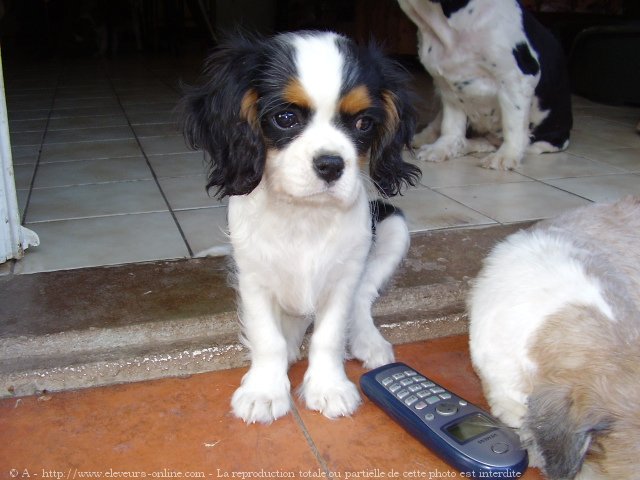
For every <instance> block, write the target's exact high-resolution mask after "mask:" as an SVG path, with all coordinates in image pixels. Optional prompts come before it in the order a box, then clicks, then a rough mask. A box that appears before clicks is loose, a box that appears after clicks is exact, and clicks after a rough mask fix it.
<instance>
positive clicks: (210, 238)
mask: <svg viewBox="0 0 640 480" xmlns="http://www.w3.org/2000/svg"><path fill="white" fill-rule="evenodd" d="M175 62H177V60H176V59H147V60H144V61H140V60H133V61H128V60H126V59H124V60H119V61H118V62H110V63H109V62H105V63H102V62H99V61H94V62H92V61H85V62H84V63H77V64H71V65H66V66H65V65H58V64H53V63H52V64H45V65H38V66H37V68H35V67H34V66H32V67H17V66H16V67H12V66H5V84H6V87H7V103H8V109H9V122H10V131H11V136H12V140H13V142H12V143H13V145H12V152H13V161H14V166H15V172H16V183H17V188H18V199H19V204H20V208H21V211H22V214H23V222H24V224H25V225H26V226H27V227H29V228H31V229H32V230H34V231H36V232H37V233H38V234H39V236H40V240H41V244H40V246H39V247H32V248H30V249H29V250H28V252H27V255H26V256H25V258H24V259H23V260H21V261H19V262H16V263H15V264H12V265H13V266H11V267H10V269H9V267H7V266H6V265H3V266H2V267H1V268H2V272H0V274H2V273H3V272H4V273H6V272H7V271H8V269H9V270H11V271H13V273H33V272H41V271H52V270H64V269H74V268H82V267H91V266H99V265H115V264H121V263H131V262H144V261H150V260H164V259H177V258H189V257H195V256H198V255H199V254H201V253H202V252H203V251H208V250H209V251H210V250H211V249H213V251H216V250H220V251H223V252H224V251H227V247H228V239H227V237H226V234H225V231H226V207H225V202H219V201H217V200H216V199H212V198H210V197H208V196H207V194H206V192H205V189H204V186H205V175H204V172H205V171H206V167H205V166H204V163H203V154H202V153H201V152H191V151H189V150H188V149H187V147H186V146H185V144H184V140H183V139H182V137H181V136H180V135H179V129H178V127H177V125H176V113H175V110H174V109H175V105H176V101H177V99H178V98H179V89H178V88H177V85H178V79H179V78H182V79H187V81H188V80H189V79H190V78H193V77H195V76H196V74H197V72H198V71H199V68H200V66H199V60H198V61H197V62H196V61H193V62H182V63H178V64H176V63H175ZM429 85H430V84H429V81H428V80H426V81H425V77H424V75H418V76H417V78H416V86H417V88H418V92H417V93H418V94H419V96H420V103H419V105H420V106H421V107H424V112H422V115H421V117H422V119H423V120H424V118H425V115H427V116H428V115H431V114H432V112H431V111H428V109H430V108H431V104H430V103H429V102H428V99H429V98H431V97H432V92H431V91H430V90H429ZM574 117H575V118H574V120H575V128H574V132H573V136H572V142H571V146H570V148H569V149H568V150H567V151H566V152H562V153H559V154H553V155H528V156H527V157H526V158H525V160H524V162H523V165H522V166H521V167H520V168H518V169H517V171H513V172H498V171H491V170H485V169H482V168H481V167H479V163H480V161H479V156H469V157H465V158H460V159H455V160H452V161H448V162H444V163H440V164H422V165H420V166H421V167H422V169H423V177H422V180H421V184H420V185H419V186H417V187H416V188H413V189H410V190H409V191H407V192H406V193H405V195H404V196H401V197H396V198H395V199H393V202H394V203H396V204H397V205H398V206H400V207H401V208H403V209H404V211H405V214H406V216H407V219H408V223H409V225H410V228H411V230H412V231H413V232H421V231H427V230H433V229H447V228H465V227H478V226H483V225H496V224H500V223H513V222H519V221H528V220H536V219H540V218H546V217H550V216H553V215H556V214H558V213H560V212H561V211H564V210H566V209H569V208H573V207H576V206H579V205H585V204H588V203H590V202H593V201H608V200H614V199H616V198H619V197H621V196H623V195H626V194H629V193H635V194H640V135H638V134H637V133H636V132H635V125H636V123H637V121H638V120H640V109H639V108H632V107H614V106H608V105H600V104H597V103H594V102H591V101H588V100H585V99H581V98H575V100H574ZM36 167H37V168H36ZM34 172H35V177H34Z"/></svg>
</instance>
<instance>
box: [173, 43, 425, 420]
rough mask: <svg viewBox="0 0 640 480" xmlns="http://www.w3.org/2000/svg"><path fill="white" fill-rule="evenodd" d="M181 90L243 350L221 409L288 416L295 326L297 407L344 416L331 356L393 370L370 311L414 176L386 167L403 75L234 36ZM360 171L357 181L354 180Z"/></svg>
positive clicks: (345, 398) (375, 64)
mask: <svg viewBox="0 0 640 480" xmlns="http://www.w3.org/2000/svg"><path fill="white" fill-rule="evenodd" d="M205 75H206V80H205V82H204V83H203V84H202V85H200V86H196V87H189V88H187V89H186V91H185V96H184V98H183V101H182V110H183V129H184V133H185V137H186V140H187V143H188V144H189V146H190V147H192V148H196V149H203V150H205V151H206V152H207V153H208V154H209V156H210V159H211V163H210V175H209V182H208V185H207V188H210V189H211V188H213V189H215V191H216V195H217V196H218V197H220V198H222V197H226V196H228V197H229V207H228V222H229V232H230V238H231V244H232V248H233V258H234V262H235V274H236V275H235V279H236V283H237V290H238V294H239V295H238V296H239V315H240V318H241V323H242V329H243V342H244V343H245V344H246V345H247V346H248V348H249V350H250V354H251V366H250V368H249V370H248V372H247V373H246V375H245V376H244V378H243V379H242V384H241V386H240V387H239V388H238V389H237V390H236V392H235V393H234V395H233V398H232V400H231V406H232V410H233V413H234V414H235V415H236V416H237V417H240V418H242V419H243V420H244V421H246V422H248V423H253V422H264V423H268V422H271V421H272V420H274V419H276V418H278V417H281V416H283V415H285V414H286V413H287V412H288V411H289V409H290V408H291V400H290V394H289V391H290V384H289V379H288V376H287V370H288V366H289V364H290V363H291V362H293V361H295V360H297V359H298V357H299V354H300V345H301V342H302V340H303V337H304V335H305V332H306V330H307V328H308V327H309V325H310V324H311V323H312V322H313V323H314V327H313V334H312V336H311V340H310V346H309V366H308V369H307V371H306V373H305V376H304V382H303V384H302V386H301V387H300V396H301V398H302V399H303V400H304V401H305V402H306V405H307V406H308V407H309V408H311V409H314V410H318V411H320V412H322V413H323V414H324V415H326V416H327V417H330V418H333V417H338V416H343V415H350V414H351V413H352V412H353V411H354V410H355V409H356V408H357V407H358V405H359V403H360V397H359V394H358V390H357V389H356V387H355V385H354V384H353V383H352V382H350V381H349V380H348V378H347V376H346V374H345V371H344V366H343V362H344V358H345V351H346V348H347V346H348V348H349V349H350V352H351V354H352V355H353V356H354V357H356V358H358V359H359V360H361V361H362V362H363V363H364V365H365V366H366V367H376V366H379V365H383V364H386V363H389V362H391V361H393V358H394V357H393V350H392V347H391V345H390V344H389V342H387V341H386V340H385V339H384V338H383V337H382V335H381V334H380V333H379V332H378V330H377V329H376V327H375V326H374V323H373V319H372V317H371V305H372V303H373V301H374V300H375V299H376V298H377V295H378V290H379V289H380V288H381V287H382V286H383V284H384V283H385V282H386V280H387V279H388V278H389V277H390V276H391V275H392V273H393V272H394V270H395V268H396V266H397V265H398V263H399V262H400V260H401V259H402V257H403V256H404V255H405V253H406V251H407V249H408V245H409V233H408V229H407V226H406V223H405V221H404V218H403V217H402V215H401V214H400V212H399V211H398V210H397V209H395V208H393V207H392V206H390V205H388V204H386V203H384V202H382V201H381V200H374V201H371V202H370V201H369V196H370V193H371V192H370V190H372V189H374V187H371V185H374V186H375V189H377V191H378V192H379V193H380V194H381V195H382V196H383V197H388V196H392V195H396V194H398V193H399V192H400V190H401V188H402V187H403V186H406V185H415V184H416V183H417V181H418V179H419V175H420V170H419V169H418V168H417V167H416V166H414V165H412V164H410V163H407V162H405V161H404V160H403V159H402V157H401V152H402V149H403V147H405V146H408V145H409V144H410V141H411V138H412V134H413V131H414V128H415V111H414V109H413V107H412V106H411V103H410V102H409V97H408V91H407V90H406V86H407V82H408V78H407V76H406V74H405V72H404V70H403V69H402V68H400V67H399V66H398V65H397V64H396V63H394V62H392V61H391V60H389V59H387V58H385V57H384V56H383V55H382V54H381V53H380V52H379V51H378V50H377V49H376V48H375V47H374V46H366V47H360V46H358V45H356V44H355V43H353V42H352V41H350V40H349V39H347V38H345V37H343V36H340V35H338V34H335V33H329V32H323V33H321V32H300V33H285V34H280V35H277V36H275V37H272V38H266V39H265V38H256V37H247V36H242V35H239V36H237V37H236V38H233V39H231V40H229V41H228V42H226V43H224V44H222V45H220V46H219V47H218V48H217V49H216V50H215V51H214V52H213V53H212V55H211V56H210V57H209V58H208V60H207V62H206V69H205ZM367 166H368V170H369V175H367V174H366V171H365V169H366V167H367Z"/></svg>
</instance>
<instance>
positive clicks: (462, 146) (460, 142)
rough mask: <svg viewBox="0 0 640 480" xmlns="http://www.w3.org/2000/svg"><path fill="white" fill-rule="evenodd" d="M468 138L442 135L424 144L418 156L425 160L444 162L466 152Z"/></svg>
mask: <svg viewBox="0 0 640 480" xmlns="http://www.w3.org/2000/svg"><path fill="white" fill-rule="evenodd" d="M466 148H467V147H466V139H464V138H457V137H454V136H447V137H440V138H439V139H438V140H437V141H436V142H435V143H432V144H431V145H423V146H422V147H420V150H418V152H417V154H416V156H417V157H418V160H422V161H423V162H444V161H445V160H449V159H450V158H456V157H460V156H462V155H464V154H465V152H466Z"/></svg>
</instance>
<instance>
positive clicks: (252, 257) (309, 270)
mask: <svg viewBox="0 0 640 480" xmlns="http://www.w3.org/2000/svg"><path fill="white" fill-rule="evenodd" d="M238 204H240V205H241V206H239V205H238ZM229 228H230V232H231V241H232V244H233V249H234V258H235V261H236V264H237V266H238V269H239V273H240V275H250V276H252V277H254V279H255V282H256V283H257V284H259V285H260V288H262V289H264V290H265V291H268V292H269V294H270V295H271V296H272V298H273V301H274V302H276V303H277V304H278V305H279V307H280V308H281V309H282V310H284V311H285V312H287V313H289V314H291V315H310V314H313V313H315V312H316V311H317V308H318V306H319V304H321V303H322V302H323V301H324V299H325V298H326V297H327V296H328V295H331V292H332V291H333V290H334V288H336V285H338V284H339V283H340V280H341V277H342V276H346V275H351V274H352V273H353V272H354V271H357V270H358V269H361V268H363V266H364V262H365V259H366V256H367V254H368V251H369V248H370V243H371V226H370V219H369V211H368V207H367V205H366V199H364V198H363V199H362V202H358V203H357V204H356V205H355V206H354V207H353V208H351V209H349V210H348V211H346V212H342V211H338V212H334V213H331V212H328V211H323V209H322V208H318V207H310V208H308V209H307V208H301V207H300V206H296V207H293V208H291V209H286V208H283V206H282V205H279V206H273V205H270V204H269V203H263V202H262V201H259V202H255V203H254V202H252V201H251V199H248V198H232V199H231V201H230V203H229ZM354 269H355V270H354Z"/></svg>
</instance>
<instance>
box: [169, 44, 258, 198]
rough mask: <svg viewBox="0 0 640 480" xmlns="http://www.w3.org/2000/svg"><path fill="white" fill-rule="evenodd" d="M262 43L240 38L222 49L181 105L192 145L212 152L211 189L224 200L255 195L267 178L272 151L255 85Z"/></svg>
mask: <svg viewBox="0 0 640 480" xmlns="http://www.w3.org/2000/svg"><path fill="white" fill-rule="evenodd" d="M260 43H261V42H260V40H259V39H257V38H255V37H254V38H248V37H246V36H241V35H236V36H235V37H234V38H232V39H230V40H228V41H226V42H224V43H223V44H221V45H220V46H219V47H217V48H216V49H215V50H214V51H213V53H212V54H211V55H210V56H209V57H208V59H207V61H206V64H205V77H206V80H205V82H204V83H203V84H201V85H199V86H195V87H185V88H184V96H183V98H182V101H181V103H180V105H179V108H180V111H181V114H182V115H181V116H182V129H183V133H184V136H185V139H186V142H187V144H188V145H189V147H190V148H193V149H196V150H197V149H202V150H204V151H205V152H207V153H208V154H209V157H210V162H211V163H210V172H209V179H208V183H207V190H210V189H211V188H214V187H215V188H216V191H215V196H217V197H219V198H223V197H225V196H227V195H245V194H247V193H250V192H251V191H252V190H253V189H254V188H255V187H256V186H257V185H258V184H259V183H260V179H261V178H262V173H263V170H264V163H265V157H266V150H265V146H264V143H263V141H262V136H261V134H260V126H259V121H258V110H257V101H258V95H257V93H256V91H255V90H254V89H253V88H252V86H251V79H252V78H253V77H254V72H255V71H256V68H257V66H258V62H259V56H260V53H259V51H260Z"/></svg>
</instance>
